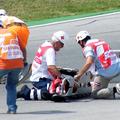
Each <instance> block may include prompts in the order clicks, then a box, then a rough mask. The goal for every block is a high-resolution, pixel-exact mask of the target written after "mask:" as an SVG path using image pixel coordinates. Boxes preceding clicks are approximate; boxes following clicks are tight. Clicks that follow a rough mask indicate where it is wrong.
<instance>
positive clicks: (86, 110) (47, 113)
mask: <svg viewBox="0 0 120 120" xmlns="http://www.w3.org/2000/svg"><path fill="white" fill-rule="evenodd" d="M119 21H120V13H116V14H111V15H104V16H96V17H91V18H87V19H81V20H76V21H68V22H65V23H64V22H63V23H58V24H52V25H45V26H38V27H32V28H31V29H30V32H31V34H30V38H29V43H28V48H27V49H28V61H29V62H32V59H33V57H34V54H35V51H36V50H37V48H38V47H39V45H40V44H41V43H43V42H44V40H50V37H51V35H52V33H53V32H54V31H57V30H64V31H66V32H68V33H69V35H70V39H69V41H66V43H67V44H66V45H65V47H64V49H63V50H61V51H60V53H58V56H57V65H60V66H63V67H72V68H80V67H81V66H82V64H83V63H84V59H83V57H82V54H81V49H80V47H79V46H78V45H77V44H76V42H75V35H76V33H77V32H79V31H80V30H88V31H89V32H90V33H91V35H92V37H93V38H100V39H105V40H106V41H107V42H109V43H110V44H111V47H112V49H120V40H119V38H120V22H119ZM119 79H120V78H119V77H118V78H117V80H119ZM110 86H111V85H110ZM18 89H19V88H18ZM5 99H6V91H5V86H4V85H0V120H60V119H61V120H66V119H69V120H96V119H97V120H113V119H115V120H119V119H120V108H119V106H120V101H119V99H116V100H93V99H79V100H73V101H70V102H66V103H64V102H63V103H54V102H52V101H24V100H21V99H19V100H17V105H18V111H17V113H18V114H16V115H8V114H6V111H7V106H6V101H5Z"/></svg>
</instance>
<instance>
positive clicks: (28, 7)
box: [0, 0, 120, 21]
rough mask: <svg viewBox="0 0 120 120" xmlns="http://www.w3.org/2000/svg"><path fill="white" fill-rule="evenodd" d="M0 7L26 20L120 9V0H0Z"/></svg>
mask: <svg viewBox="0 0 120 120" xmlns="http://www.w3.org/2000/svg"><path fill="white" fill-rule="evenodd" d="M0 8H3V9H5V10H7V11H8V13H9V14H10V15H14V16H17V17H19V18H21V19H24V20H25V21H31V20H36V21H38V20H45V19H50V18H57V17H64V16H74V15H84V14H86V13H95V12H101V11H106V10H116V9H120V0H0Z"/></svg>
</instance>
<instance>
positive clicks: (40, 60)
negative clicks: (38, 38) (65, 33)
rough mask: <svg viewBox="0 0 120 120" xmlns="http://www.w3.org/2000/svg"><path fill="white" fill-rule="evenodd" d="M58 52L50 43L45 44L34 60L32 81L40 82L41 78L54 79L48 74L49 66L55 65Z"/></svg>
mask: <svg viewBox="0 0 120 120" xmlns="http://www.w3.org/2000/svg"><path fill="white" fill-rule="evenodd" d="M55 56H56V52H55V50H54V48H53V46H52V44H51V43H50V42H47V41H46V42H45V43H43V44H42V45H41V46H40V47H39V49H38V51H37V53H36V55H35V58H34V60H33V63H32V75H31V77H30V80H31V81H34V82H38V81H39V79H40V78H49V79H52V76H51V75H50V74H49V72H48V66H49V65H55Z"/></svg>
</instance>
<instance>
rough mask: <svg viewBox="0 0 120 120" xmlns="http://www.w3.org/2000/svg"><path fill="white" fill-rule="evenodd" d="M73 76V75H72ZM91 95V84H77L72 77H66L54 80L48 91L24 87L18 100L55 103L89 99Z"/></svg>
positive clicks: (18, 95)
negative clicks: (50, 101)
mask: <svg viewBox="0 0 120 120" xmlns="http://www.w3.org/2000/svg"><path fill="white" fill-rule="evenodd" d="M72 75H73V74H72ZM90 94H91V85H90V82H84V83H83V82H82V83H79V84H78V83H76V82H75V81H74V79H73V77H72V76H69V75H65V77H64V78H63V79H59V78H57V79H54V80H52V82H51V83H50V85H49V86H48V88H47V90H46V89H37V88H36V87H35V86H33V88H32V89H30V88H29V87H28V86H27V85H24V86H23V87H22V88H21V90H20V91H18V93H17V98H23V99H24V100H52V101H55V102H61V101H66V100H68V99H73V98H75V99H76V98H83V97H88V96H90Z"/></svg>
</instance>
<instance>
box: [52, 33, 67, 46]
mask: <svg viewBox="0 0 120 120" xmlns="http://www.w3.org/2000/svg"><path fill="white" fill-rule="evenodd" d="M68 39H69V37H68V34H67V33H66V32H64V31H57V32H55V33H53V35H52V41H60V42H62V43H63V44H64V42H65V41H66V40H68Z"/></svg>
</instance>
